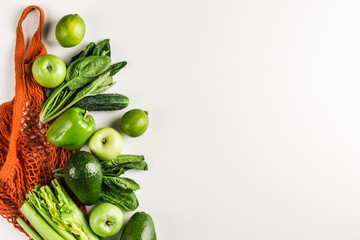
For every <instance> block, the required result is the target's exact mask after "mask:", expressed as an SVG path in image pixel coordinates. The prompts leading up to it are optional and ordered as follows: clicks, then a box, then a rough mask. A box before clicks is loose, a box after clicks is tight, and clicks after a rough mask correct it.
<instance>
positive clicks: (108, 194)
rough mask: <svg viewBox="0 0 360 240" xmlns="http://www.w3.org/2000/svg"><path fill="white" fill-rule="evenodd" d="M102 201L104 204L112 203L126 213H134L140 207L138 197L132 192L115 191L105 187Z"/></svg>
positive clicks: (102, 190) (102, 192)
mask: <svg viewBox="0 0 360 240" xmlns="http://www.w3.org/2000/svg"><path fill="white" fill-rule="evenodd" d="M100 199H101V201H103V202H108V203H112V204H114V205H116V206H118V207H119V208H120V209H121V210H124V211H134V210H136V208H137V207H138V206H139V202H138V200H137V198H136V195H135V193H134V191H132V190H121V191H114V190H112V189H111V188H109V187H106V186H104V187H103V188H102V189H101V193H100Z"/></svg>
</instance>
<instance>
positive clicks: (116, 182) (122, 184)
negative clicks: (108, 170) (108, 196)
mask: <svg viewBox="0 0 360 240" xmlns="http://www.w3.org/2000/svg"><path fill="white" fill-rule="evenodd" d="M103 182H104V184H105V185H106V186H108V187H109V188H112V189H114V190H119V188H121V189H123V190H132V191H136V190H139V189H140V186H139V184H138V183H137V182H135V181H134V180H132V179H130V178H125V177H107V176H104V178H103Z"/></svg>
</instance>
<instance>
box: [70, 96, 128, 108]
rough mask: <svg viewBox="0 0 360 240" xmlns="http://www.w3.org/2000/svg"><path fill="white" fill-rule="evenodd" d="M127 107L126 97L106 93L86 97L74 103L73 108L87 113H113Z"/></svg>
mask: <svg viewBox="0 0 360 240" xmlns="http://www.w3.org/2000/svg"><path fill="white" fill-rule="evenodd" d="M128 105H129V98H128V97H126V96H124V95H121V94H117V93H108V94H99V95H95V96H88V97H86V98H84V99H82V100H80V101H78V102H77V103H75V105H74V107H79V108H83V109H85V110H88V111H114V110H121V109H123V108H126V107H127V106H128Z"/></svg>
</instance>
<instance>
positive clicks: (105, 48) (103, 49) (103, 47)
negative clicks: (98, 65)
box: [93, 39, 111, 57]
mask: <svg viewBox="0 0 360 240" xmlns="http://www.w3.org/2000/svg"><path fill="white" fill-rule="evenodd" d="M93 55H94V56H108V57H111V50H110V40H109V39H105V40H103V41H101V42H99V43H98V45H96V47H95V48H94V51H93Z"/></svg>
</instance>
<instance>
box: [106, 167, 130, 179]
mask: <svg viewBox="0 0 360 240" xmlns="http://www.w3.org/2000/svg"><path fill="white" fill-rule="evenodd" d="M102 170H103V175H104V176H108V177H119V176H121V175H123V174H124V173H125V172H126V171H127V170H129V169H125V168H123V167H121V165H117V166H113V167H108V168H103V169H102Z"/></svg>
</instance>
